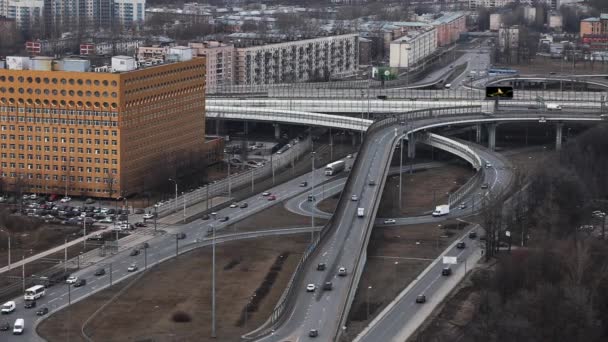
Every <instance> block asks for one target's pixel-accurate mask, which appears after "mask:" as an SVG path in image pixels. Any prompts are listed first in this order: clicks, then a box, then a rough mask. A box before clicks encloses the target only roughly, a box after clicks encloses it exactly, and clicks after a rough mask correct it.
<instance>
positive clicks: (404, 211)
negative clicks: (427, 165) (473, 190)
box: [378, 165, 474, 217]
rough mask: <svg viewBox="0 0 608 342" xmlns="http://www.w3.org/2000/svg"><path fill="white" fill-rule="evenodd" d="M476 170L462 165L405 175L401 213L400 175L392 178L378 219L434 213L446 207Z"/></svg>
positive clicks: (386, 186)
mask: <svg viewBox="0 0 608 342" xmlns="http://www.w3.org/2000/svg"><path fill="white" fill-rule="evenodd" d="M473 174H474V173H473V170H471V169H470V168H467V167H464V166H459V165H447V166H445V167H442V168H439V169H428V170H420V171H418V172H414V173H412V174H410V173H403V191H402V196H403V198H402V199H401V201H402V208H401V209H399V175H395V176H389V177H388V179H387V181H386V185H385V186H384V193H383V194H382V200H381V203H380V207H379V209H378V217H401V216H411V215H422V214H425V213H429V212H431V211H433V210H434V208H435V206H436V205H439V204H445V203H447V200H448V196H449V194H450V193H452V192H454V191H456V190H458V189H459V188H460V187H461V186H462V185H463V184H464V183H466V182H467V181H468V180H469V178H470V177H472V176H473Z"/></svg>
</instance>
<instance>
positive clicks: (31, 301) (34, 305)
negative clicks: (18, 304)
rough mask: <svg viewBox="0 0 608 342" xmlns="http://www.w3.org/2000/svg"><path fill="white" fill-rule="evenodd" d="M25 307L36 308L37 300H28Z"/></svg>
mask: <svg viewBox="0 0 608 342" xmlns="http://www.w3.org/2000/svg"><path fill="white" fill-rule="evenodd" d="M23 307H24V308H26V309H31V308H35V307H36V301H35V300H28V301H26V302H25V305H23Z"/></svg>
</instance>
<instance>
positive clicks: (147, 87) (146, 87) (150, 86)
mask: <svg viewBox="0 0 608 342" xmlns="http://www.w3.org/2000/svg"><path fill="white" fill-rule="evenodd" d="M201 77H202V75H195V76H191V77H184V78H180V79H178V80H170V81H167V82H161V83H154V84H147V85H144V86H142V87H141V88H131V89H128V90H126V91H125V94H136V93H139V92H142V91H146V90H152V89H158V88H165V87H167V86H170V85H174V84H181V83H185V82H188V81H193V80H201V81H202V80H203V79H202V78H201ZM0 90H1V88H0Z"/></svg>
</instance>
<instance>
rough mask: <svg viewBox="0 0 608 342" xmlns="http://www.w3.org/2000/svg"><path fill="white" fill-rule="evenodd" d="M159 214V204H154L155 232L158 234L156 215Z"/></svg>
mask: <svg viewBox="0 0 608 342" xmlns="http://www.w3.org/2000/svg"><path fill="white" fill-rule="evenodd" d="M157 216H158V204H155V205H154V234H156V217H157Z"/></svg>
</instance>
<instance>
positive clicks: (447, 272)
mask: <svg viewBox="0 0 608 342" xmlns="http://www.w3.org/2000/svg"><path fill="white" fill-rule="evenodd" d="M450 274H452V268H451V267H450V266H446V267H444V268H443V269H442V270H441V275H442V276H449V275H450Z"/></svg>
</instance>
